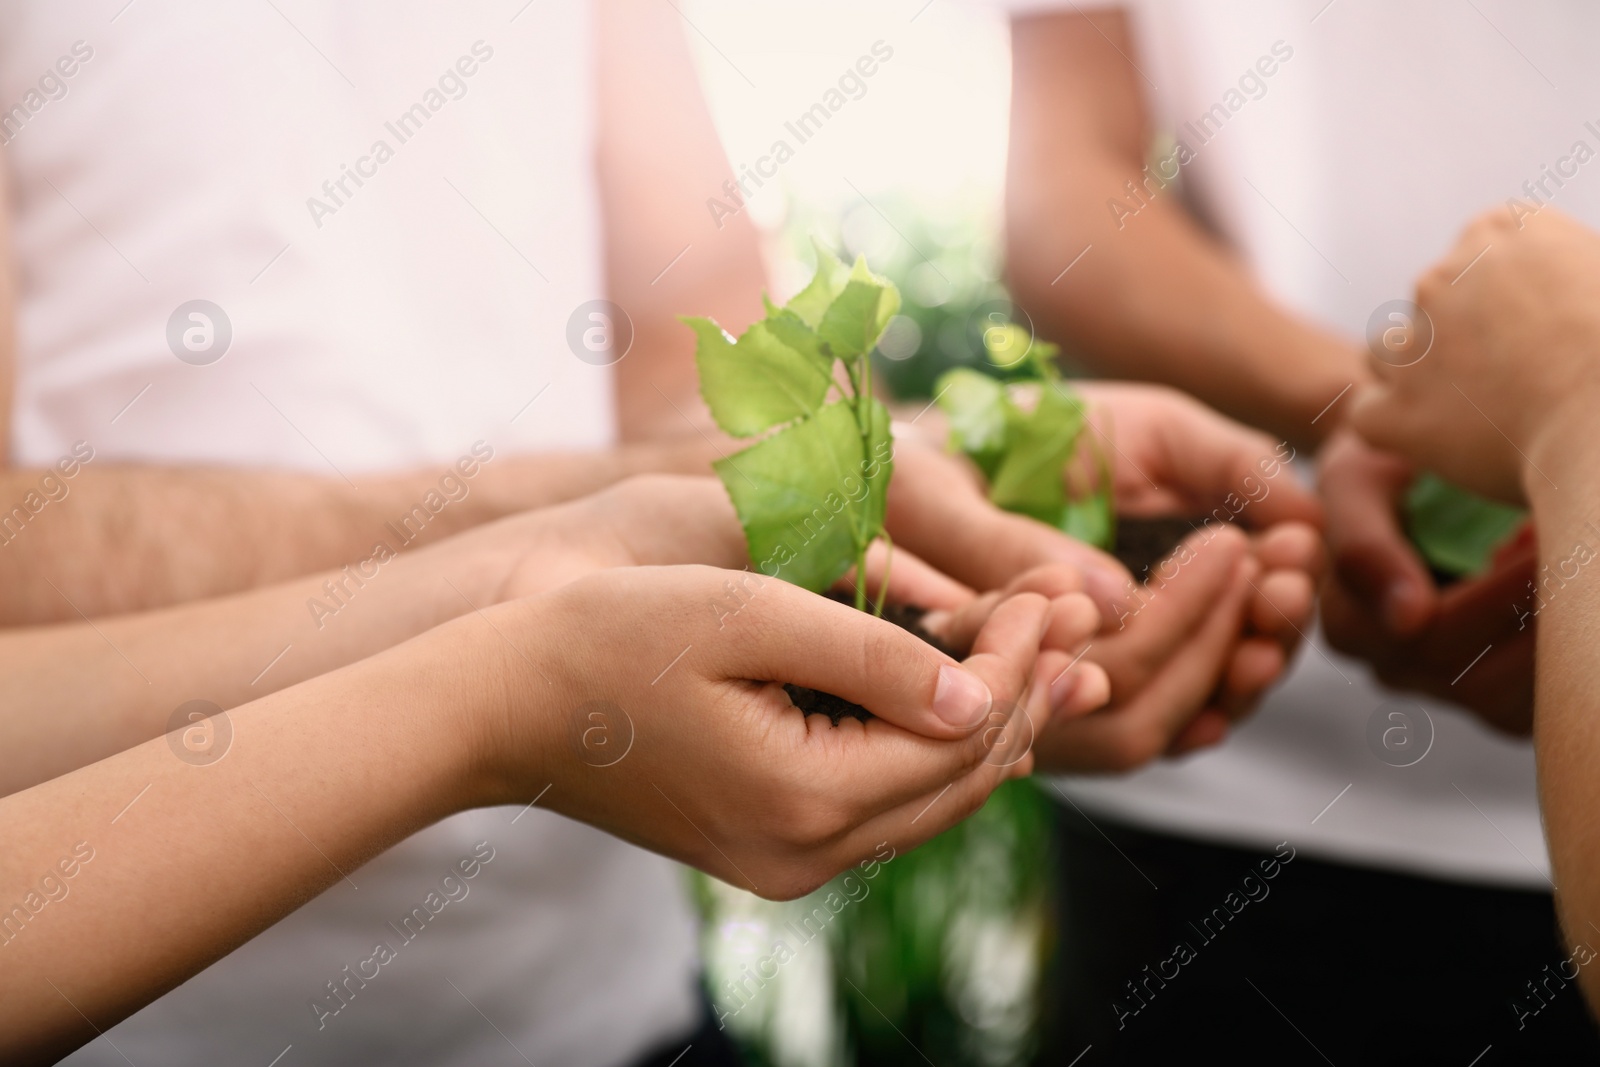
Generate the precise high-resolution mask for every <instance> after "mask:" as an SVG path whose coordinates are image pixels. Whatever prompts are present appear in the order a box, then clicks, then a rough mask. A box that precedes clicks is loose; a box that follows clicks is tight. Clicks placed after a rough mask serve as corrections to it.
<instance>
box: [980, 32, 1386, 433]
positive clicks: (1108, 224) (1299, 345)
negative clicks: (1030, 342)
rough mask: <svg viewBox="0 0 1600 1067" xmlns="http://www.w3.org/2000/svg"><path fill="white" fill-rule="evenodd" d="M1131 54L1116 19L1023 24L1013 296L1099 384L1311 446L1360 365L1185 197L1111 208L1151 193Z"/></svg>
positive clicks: (1017, 84)
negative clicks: (1190, 400)
mask: <svg viewBox="0 0 1600 1067" xmlns="http://www.w3.org/2000/svg"><path fill="white" fill-rule="evenodd" d="M1102 35H1103V36H1102ZM1113 46H1114V47H1113ZM1119 50H1120V52H1121V53H1122V54H1119ZM1134 52H1135V46H1134V42H1133V39H1132V34H1131V33H1130V32H1129V26H1128V19H1127V17H1126V16H1125V15H1124V14H1122V13H1121V12H1119V11H1104V10H1102V11H1095V12H1091V13H1089V14H1071V13H1068V14H1050V15H1043V16H1038V17H1031V18H1019V19H1017V20H1015V21H1014V22H1013V26H1012V71H1013V74H1012V78H1013V88H1012V102H1011V149H1010V160H1009V167H1008V177H1007V187H1006V195H1007V206H1006V219H1007V227H1006V237H1007V244H1008V248H1009V252H1008V257H1009V262H1008V272H1009V276H1010V282H1011V286H1012V289H1013V291H1014V292H1015V293H1016V294H1017V298H1018V299H1019V300H1020V301H1021V303H1022V305H1023V307H1025V308H1026V309H1027V310H1028V312H1029V314H1031V315H1032V316H1033V317H1034V319H1035V322H1036V324H1037V326H1038V328H1039V330H1040V331H1041V332H1042V333H1044V334H1046V335H1048V336H1054V337H1058V338H1062V339H1065V340H1067V341H1070V342H1071V343H1072V344H1073V345H1074V347H1075V348H1076V349H1077V351H1078V354H1079V355H1081V357H1082V358H1083V359H1084V360H1085V361H1087V362H1088V363H1089V365H1090V366H1092V367H1093V368H1095V369H1096V370H1099V371H1102V372H1105V373H1107V374H1112V375H1114V376H1116V377H1119V378H1135V379H1142V380H1147V381H1159V382H1165V383H1167V384H1169V385H1174V386H1177V387H1179V388H1181V389H1183V390H1184V391H1186V392H1189V393H1191V394H1193V395H1195V396H1197V397H1199V398H1200V399H1202V400H1204V401H1206V402H1207V403H1209V404H1211V405H1212V406H1214V407H1216V408H1218V409H1220V410H1222V411H1224V412H1227V413H1228V414H1230V415H1232V416H1234V417H1235V418H1238V419H1241V420H1242V421H1244V422H1248V423H1250V424H1252V425H1255V426H1260V427H1262V428H1264V429H1266V430H1268V431H1270V432H1272V433H1274V434H1277V435H1279V436H1281V437H1282V438H1284V439H1286V440H1288V441H1290V442H1293V443H1295V444H1296V445H1300V446H1314V445H1315V444H1317V443H1318V442H1320V440H1321V437H1322V435H1323V434H1324V433H1325V432H1326V431H1327V430H1329V429H1331V428H1332V427H1333V426H1334V425H1335V424H1336V419H1335V418H1327V419H1322V420H1319V421H1318V424H1317V425H1315V426H1313V425H1312V422H1311V420H1312V419H1313V418H1315V417H1316V416H1317V414H1318V413H1319V412H1320V411H1321V410H1322V409H1323V408H1324V407H1326V406H1327V405H1328V404H1329V403H1330V402H1331V401H1332V400H1333V399H1334V397H1335V396H1337V395H1338V394H1339V393H1340V391H1341V390H1343V389H1344V388H1345V387H1346V386H1348V385H1350V384H1351V383H1353V382H1354V383H1357V384H1359V383H1361V382H1363V381H1365V380H1366V372H1365V370H1364V369H1363V364H1362V362H1361V359H1360V358H1359V354H1358V352H1357V351H1356V350H1355V349H1354V348H1352V347H1351V346H1350V345H1348V344H1347V343H1345V342H1342V341H1340V340H1339V339H1338V338H1335V337H1333V336H1331V335H1329V334H1326V333H1324V332H1322V331H1321V330H1319V329H1316V328H1314V327H1312V326H1310V325H1309V324H1307V323H1304V322H1302V321H1300V320H1299V319H1297V318H1295V317H1294V316H1292V315H1289V314H1287V313H1286V312H1285V311H1284V310H1283V309H1281V308H1279V307H1277V306H1275V305H1274V304H1273V303H1271V302H1270V301H1269V300H1268V299H1267V298H1266V297H1265V296H1264V295H1263V294H1262V292H1261V290H1260V289H1259V287H1258V286H1257V285H1256V284H1255V282H1254V281H1253V280H1252V279H1251V278H1250V276H1249V274H1248V273H1247V272H1246V271H1245V269H1244V268H1243V267H1242V266H1241V265H1240V264H1239V263H1238V262H1237V261H1236V260H1235V259H1234V258H1233V257H1232V256H1231V255H1230V254H1229V253H1228V252H1227V250H1226V249H1225V248H1224V247H1223V246H1222V245H1220V244H1219V243H1218V242H1217V241H1216V240H1215V239H1214V238H1212V237H1211V236H1210V235H1208V234H1206V233H1205V232H1204V231H1202V230H1201V228H1200V227H1199V226H1198V225H1196V224H1195V222H1194V221H1193V220H1192V219H1191V218H1190V217H1189V215H1188V214H1187V213H1186V212H1185V211H1184V209H1183V207H1182V205H1181V204H1179V203H1178V201H1177V191H1176V189H1175V188H1173V187H1170V186H1169V187H1168V188H1166V189H1165V190H1160V191H1155V192H1153V193H1151V192H1146V191H1141V194H1140V195H1141V196H1142V197H1143V198H1144V199H1145V201H1146V202H1147V206H1144V207H1142V208H1140V209H1139V210H1138V212H1137V214H1136V215H1134V216H1132V217H1128V216H1127V215H1125V214H1122V213H1120V212H1118V213H1113V212H1112V211H1111V210H1110V209H1109V207H1108V202H1109V201H1110V200H1112V199H1113V198H1115V199H1119V200H1121V201H1122V202H1123V203H1124V204H1127V205H1130V206H1133V205H1136V203H1137V202H1136V201H1135V200H1134V199H1133V198H1132V197H1131V196H1130V195H1129V193H1128V190H1127V183H1128V182H1130V181H1131V182H1133V183H1134V185H1135V186H1136V187H1139V186H1140V185H1141V184H1142V183H1143V182H1144V181H1145V173H1144V170H1143V168H1144V165H1145V161H1146V153H1147V151H1148V149H1149V145H1150V127H1149V120H1148V118H1147V116H1146V112H1145V105H1144V101H1143V99H1142V97H1141V93H1140V89H1139V83H1138V81H1137V74H1136V72H1135V71H1134V70H1133V69H1132V68H1131V67H1130V66H1129V63H1128V60H1127V59H1125V58H1124V55H1127V56H1132V55H1134ZM1169 172H1170V168H1169ZM1156 185H1157V183H1156V182H1151V184H1150V188H1151V189H1155V188H1156ZM1119 216H1120V218H1119ZM1091 246H1092V247H1091ZM1085 248H1089V251H1088V252H1087V253H1086V254H1084V255H1083V258H1082V259H1081V260H1079V261H1078V262H1077V264H1076V265H1075V266H1073V267H1072V269H1071V271H1070V273H1067V274H1065V275H1064V276H1063V275H1062V270H1063V268H1065V267H1067V266H1068V264H1070V263H1072V262H1073V260H1074V259H1075V258H1076V257H1077V256H1078V255H1079V254H1080V253H1082V252H1084V249H1085Z"/></svg>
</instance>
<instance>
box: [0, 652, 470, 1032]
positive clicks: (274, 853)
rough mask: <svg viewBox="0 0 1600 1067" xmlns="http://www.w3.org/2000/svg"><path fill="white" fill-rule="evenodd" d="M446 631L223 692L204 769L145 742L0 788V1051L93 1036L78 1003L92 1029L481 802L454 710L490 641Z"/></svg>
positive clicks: (466, 734) (465, 699)
mask: <svg viewBox="0 0 1600 1067" xmlns="http://www.w3.org/2000/svg"><path fill="white" fill-rule="evenodd" d="M462 637H463V634H462V633H461V632H455V633H450V634H446V635H444V636H443V637H442V638H441V637H440V636H439V635H438V634H436V635H430V636H429V637H428V638H426V639H424V640H422V641H419V642H417V643H415V644H411V645H407V646H405V647H403V648H400V649H396V650H395V651H394V652H392V653H388V654H385V655H384V656H381V657H379V658H377V659H374V660H371V661H367V662H364V663H362V664H358V665H356V666H354V667H351V668H348V669H346V670H343V671H341V672H339V673H337V674H334V675H331V676H327V677H324V678H319V679H317V680H315V681H313V682H309V683H307V684H305V685H302V686H298V687H296V688H294V689H291V690H287V691H285V692H283V693H280V694H277V695H275V696H272V697H268V698H266V699H263V700H260V701H257V702H256V703H254V704H251V705H249V706H247V707H244V708H240V709H238V710H237V711H236V712H235V713H233V714H234V725H235V729H236V730H237V733H238V740H237V744H236V745H235V746H234V749H233V751H232V752H230V753H229V755H228V757H227V758H226V759H224V760H222V761H221V762H219V763H217V764H215V765H214V766H211V767H207V768H205V770H204V771H203V772H202V773H196V769H195V768H194V767H191V766H188V765H186V764H184V763H182V762H180V761H179V760H177V759H175V758H174V757H173V754H172V752H171V751H169V750H168V748H167V746H166V744H165V743H164V742H163V741H159V740H158V741H152V742H150V743H148V744H145V745H142V746H140V747H139V748H136V749H133V750H130V751H127V752H124V753H121V754H119V755H117V756H115V757H113V758H111V759H108V760H105V761H103V762H101V763H97V764H95V765H93V766H91V767H86V768H84V769H82V770H80V771H77V772H74V773H73V774H70V775H68V776H66V777H64V778H59V779H56V780H54V781H51V782H48V783H46V784H44V785H41V786H37V787H35V788H33V789H30V790H28V791H26V792H24V793H20V794H17V795H15V796H12V797H9V798H6V799H4V800H0V855H3V856H4V857H5V863H4V870H3V873H0V908H3V909H4V913H3V914H0V1050H4V1051H3V1052H0V1059H5V1060H6V1061H7V1062H54V1059H55V1058H56V1057H58V1056H60V1055H62V1054H63V1053H65V1052H66V1051H67V1050H68V1049H70V1048H72V1047H75V1046H76V1045H78V1044H81V1043H82V1042H84V1041H86V1040H90V1039H92V1038H93V1037H94V1036H95V1032H96V1031H95V1030H93V1029H91V1028H90V1025H89V1024H88V1023H86V1022H85V1016H86V1017H87V1018H88V1019H90V1020H93V1025H94V1026H95V1027H98V1028H99V1029H101V1030H104V1029H109V1028H110V1027H111V1026H112V1025H113V1024H114V1023H115V1022H117V1021H118V1020H119V1019H121V1018H123V1017H125V1016H126V1015H128V1014H130V1013H131V1012H133V1011H134V1010H136V1009H137V1008H138V1007H140V1006H141V1005H142V1004H144V1003H146V1002H148V1001H150V1000H152V999H154V998H155V997H157V996H159V995H160V994H161V993H163V992H165V991H166V990H168V989H170V988H172V987H174V986H176V985H177V984H178V983H179V982H181V981H183V980H184V979H185V978H186V977H188V976H189V975H191V974H194V973H196V972H198V971H199V970H200V969H201V968H203V967H204V966H206V965H208V964H209V963H210V962H211V961H213V960H215V959H217V958H219V957H221V956H222V955H224V954H225V953H226V952H228V951H230V950H231V949H232V948H234V947H235V946H237V945H239V944H241V943H242V942H244V941H245V940H247V939H248V938H250V937H252V936H254V935H255V934H257V933H259V932H260V931H261V930H263V929H265V928H266V927H267V926H269V925H271V924H272V923H273V922H275V921H277V920H278V919H279V918H281V917H282V916H284V915H286V914H288V913H289V912H290V911H291V910H293V909H294V908H296V907H298V906H299V905H301V904H302V903H304V902H305V901H307V900H309V899H310V898H311V897H313V896H315V895H316V894H317V893H319V892H321V891H322V890H323V889H325V888H327V887H328V886H330V885H333V884H334V883H335V882H338V881H342V880H347V879H348V878H349V876H350V875H351V874H352V873H353V872H355V871H356V869H357V868H358V867H360V866H361V864H362V863H364V862H365V861H366V860H367V859H368V858H370V857H371V856H373V855H375V854H376V853H378V852H379V851H381V850H382V849H384V848H387V847H389V846H391V845H393V844H394V843H396V842H398V841H400V840H402V839H403V838H405V837H406V836H408V835H409V834H411V833H414V832H416V831H417V830H419V829H421V828H423V827H424V826H427V825H429V824H430V823H432V822H434V821H435V820H437V819H439V818H441V817H443V816H445V815H447V814H449V813H451V812H453V811H456V810H460V809H462V808H464V807H468V806H472V805H474V804H477V803H480V802H482V798H479V797H477V796H476V795H475V792H474V790H475V788H476V787H475V786H474V785H472V784H471V783H473V782H475V781H476V778H475V775H474V773H473V763H474V754H473V752H472V741H473V738H472V732H471V730H470V729H468V728H466V723H467V721H469V720H466V719H464V718H463V716H462V715H461V714H460V711H461V709H463V708H464V707H466V706H467V705H468V703H469V702H471V701H474V700H494V699H498V686H499V685H500V682H499V681H498V680H497V679H496V677H495V672H496V671H497V670H499V669H501V664H500V663H499V657H500V653H499V652H498V651H497V650H495V649H494V648H493V647H492V646H490V645H486V644H484V643H483V642H481V641H477V640H472V641H469V640H463V639H462ZM75 848H76V849H77V852H76V854H75V853H74V849H75ZM85 857H87V858H85ZM74 860H76V862H74ZM69 871H70V872H71V873H70V874H69V873H68V872H69ZM358 880H359V879H358ZM80 1012H81V1013H82V1014H80Z"/></svg>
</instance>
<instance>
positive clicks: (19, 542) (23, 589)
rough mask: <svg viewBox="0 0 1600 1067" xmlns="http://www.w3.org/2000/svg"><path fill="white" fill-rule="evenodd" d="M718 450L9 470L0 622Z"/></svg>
mask: <svg viewBox="0 0 1600 1067" xmlns="http://www.w3.org/2000/svg"><path fill="white" fill-rule="evenodd" d="M480 451H481V450H480ZM716 456H717V452H716V450H715V446H714V445H713V444H711V443H709V442H707V441H706V440H704V439H702V438H700V437H699V436H691V437H686V438H683V439H681V440H678V441H671V442H664V443H659V444H647V445H635V446H630V447H627V448H622V449H617V450H614V451H608V452H586V453H555V454H546V455H536V456H510V455H505V454H503V453H494V454H493V455H492V456H490V457H489V458H487V459H483V458H482V457H481V455H479V456H474V455H472V454H471V453H468V454H465V455H464V456H463V457H462V460H461V461H458V462H457V463H456V464H451V465H447V466H441V467H439V468H436V469H429V470H418V471H412V472H408V473H405V474H400V475H387V476H383V477H359V478H358V479H357V484H356V485H355V486H352V485H350V484H348V483H346V482H345V481H343V480H342V479H339V478H324V477H320V476H316V475H309V474H299V473H287V472H275V471H265V470H231V469H228V470H225V469H219V468H203V467H191V468H170V469H169V468H159V467H138V466H116V465H112V464H109V463H107V462H106V461H105V460H103V459H98V458H97V459H95V460H93V461H92V462H90V463H88V464H85V465H82V466H81V467H80V469H79V470H78V471H77V473H76V474H75V475H74V476H72V477H70V478H66V477H63V476H62V474H61V473H60V471H58V470H56V469H54V468H51V469H49V470H26V469H16V470H6V471H0V509H3V512H0V626H17V625H27V624H38V623H49V622H60V621H73V620H78V619H80V618H83V617H97V616H102V615H108V614H117V613H123V612H134V611H144V610H149V609H153V608H160V607H164V606H167V605H170V604H176V603H183V602H185V601H189V600H195V599H199V598H203V597H213V596H221V595H225V594H228V593H232V592H237V591H239V590H243V589H250V588H255V587H257V586H261V585H265V584H268V583H272V582H277V581H282V580H284V579H287V578H292V577H295V576H299V575H304V574H309V573H312V572H315V571H320V570H324V569H336V568H339V567H342V566H344V565H345V564H350V563H355V562H357V561H358V560H362V559H366V558H368V557H369V556H371V555H372V553H373V550H374V548H375V547H376V546H377V545H379V544H383V545H386V546H388V547H389V548H390V549H392V550H394V551H397V552H398V551H402V550H405V549H408V548H411V547H414V546H416V545H420V544H427V543H430V542H432V541H436V540H438V539H439V538H440V537H442V536H446V535H449V534H452V533H456V532H459V531H461V530H463V529H467V528H469V527H472V526H475V525H478V524H480V523H483V522H486V521H489V520H491V519H495V518H499V517H501V516H504V515H508V514H512V513H515V512H518V511H523V510H527V509H530V508H537V507H544V506H547V505H550V504H555V503H561V502H563V501H566V500H571V499H574V498H576V497H579V496H583V495H586V494H588V493H591V492H594V491H596V490H598V489H602V488H604V487H606V486H608V485H611V484H613V483H614V482H617V481H620V480H621V479H623V478H626V477H629V476H631V475H633V474H638V473H642V472H646V471H653V470H661V471H676V472H684V473H704V472H705V471H706V470H707V469H708V465H709V463H710V461H711V460H712V459H715V458H716ZM463 463H464V464H465V465H464V466H463V465H462V464H463ZM466 470H471V471H472V472H473V473H472V474H470V475H467V474H465V473H464V471H466Z"/></svg>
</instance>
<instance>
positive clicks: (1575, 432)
mask: <svg viewBox="0 0 1600 1067" xmlns="http://www.w3.org/2000/svg"><path fill="white" fill-rule="evenodd" d="M1597 402H1600V397H1595V396H1590V395H1588V393H1587V392H1585V393H1583V394H1573V395H1571V396H1570V397H1569V398H1567V399H1566V400H1565V401H1564V402H1563V403H1562V404H1560V405H1559V406H1558V407H1557V408H1556V409H1554V410H1551V411H1549V412H1547V413H1545V414H1544V415H1543V416H1541V418H1540V419H1539V426H1538V429H1537V430H1535V431H1534V432H1533V433H1532V434H1531V435H1529V437H1528V439H1527V447H1526V449H1524V450H1521V455H1520V461H1521V462H1520V477H1521V482H1522V491H1523V496H1524V497H1525V498H1526V499H1527V501H1528V503H1529V506H1530V507H1531V508H1532V509H1533V511H1534V512H1535V514H1536V515H1541V516H1542V515H1544V514H1546V513H1549V512H1552V511H1554V510H1555V509H1557V508H1561V507H1566V506H1571V507H1575V508H1577V509H1579V510H1580V511H1582V512H1584V513H1585V514H1587V513H1589V512H1590V511H1592V510H1594V506H1600V439H1597V438H1596V436H1595V434H1594V432H1593V429H1592V418H1591V416H1590V415H1589V413H1590V412H1592V411H1593V410H1594V407H1595V404H1596V403H1597Z"/></svg>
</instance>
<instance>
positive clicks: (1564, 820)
mask: <svg viewBox="0 0 1600 1067" xmlns="http://www.w3.org/2000/svg"><path fill="white" fill-rule="evenodd" d="M1536 462H1537V463H1538V464H1539V468H1540V469H1541V470H1542V471H1543V472H1544V475H1548V476H1549V478H1550V479H1552V480H1553V482H1554V484H1555V485H1558V486H1560V488H1559V489H1556V488H1554V486H1552V485H1551V484H1550V483H1548V482H1546V481H1545V480H1544V475H1540V474H1537V473H1533V472H1531V471H1530V472H1529V473H1530V474H1531V477H1529V478H1527V479H1526V483H1527V490H1528V495H1529V499H1530V501H1531V502H1532V505H1533V513H1534V521H1535V525H1536V527H1537V529H1538V531H1539V554H1540V557H1541V559H1540V563H1541V570H1540V592H1539V593H1538V595H1537V596H1536V598H1535V599H1534V600H1533V603H1532V604H1531V605H1519V607H1518V610H1527V609H1528V608H1537V609H1539V610H1538V627H1539V636H1538V652H1537V656H1536V678H1535V700H1534V724H1533V738H1534V749H1535V753H1536V756H1537V760H1538V767H1539V793H1540V805H1541V808H1542V810H1543V815H1544V825H1545V835H1546V837H1547V839H1548V841H1549V847H1550V860H1551V866H1552V868H1553V873H1554V880H1555V884H1556V886H1557V892H1556V899H1557V906H1558V908H1559V911H1560V915H1561V921H1562V926H1563V928H1564V929H1565V931H1566V933H1567V936H1568V937H1569V938H1570V939H1571V940H1572V941H1573V942H1580V941H1587V940H1589V939H1591V938H1593V937H1594V936H1596V935H1595V933H1594V926H1600V822H1597V821H1596V818H1595V812H1596V811H1600V771H1597V770H1596V768H1600V696H1597V694H1600V661H1597V660H1596V658H1595V652H1594V650H1595V649H1596V648H1597V647H1600V584H1597V583H1600V575H1597V574H1596V573H1595V571H1594V565H1595V562H1596V560H1597V558H1600V533H1597V532H1596V529H1597V526H1600V449H1597V448H1596V447H1595V445H1594V442H1593V439H1592V436H1589V435H1586V434H1579V435H1576V436H1574V437H1573V438H1572V439H1571V440H1570V441H1569V443H1568V445H1567V446H1566V447H1565V448H1564V449H1560V450H1556V451H1547V452H1546V453H1544V454H1543V455H1541V456H1540V457H1538V458H1537V459H1536ZM1552 578H1553V579H1554V580H1551V579H1552ZM1580 982H1581V983H1582V984H1583V987H1584V990H1585V993H1586V995H1587V997H1588V1000H1589V1003H1590V1005H1591V1006H1592V1007H1594V1008H1595V1009H1596V1010H1600V979H1597V978H1596V977H1595V976H1594V975H1593V974H1592V973H1590V972H1589V971H1587V970H1586V971H1583V972H1582V973H1581V977H1580Z"/></svg>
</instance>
